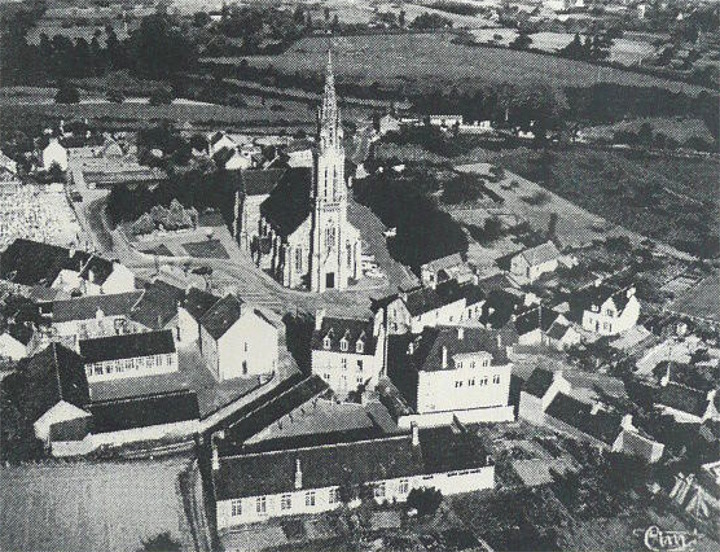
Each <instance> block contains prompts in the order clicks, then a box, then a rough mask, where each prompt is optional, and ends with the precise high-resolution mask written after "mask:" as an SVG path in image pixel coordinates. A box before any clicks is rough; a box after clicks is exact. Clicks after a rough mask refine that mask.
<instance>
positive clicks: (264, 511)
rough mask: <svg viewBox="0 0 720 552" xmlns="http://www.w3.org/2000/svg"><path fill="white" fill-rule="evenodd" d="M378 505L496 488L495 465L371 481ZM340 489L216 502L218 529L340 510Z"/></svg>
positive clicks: (313, 490)
mask: <svg viewBox="0 0 720 552" xmlns="http://www.w3.org/2000/svg"><path fill="white" fill-rule="evenodd" d="M372 484H373V486H374V489H375V502H377V503H383V502H389V503H392V502H405V501H406V500H407V496H408V494H409V493H410V491H411V490H412V489H421V488H431V487H432V488H435V489H438V490H439V491H440V492H442V494H443V496H451V495H455V494H460V493H469V492H473V491H479V490H482V489H492V488H493V486H494V485H495V466H492V465H491V466H485V467H481V468H473V469H468V470H460V471H454V472H445V473H433V474H427V475H412V476H409V477H404V478H395V479H384V480H382V479H381V480H378V481H374V482H372ZM337 489H338V488H337V487H322V488H317V489H300V490H293V491H290V492H287V493H279V494H272V495H264V496H250V497H243V498H237V499H233V500H221V501H218V502H217V508H216V512H217V526H218V530H223V529H228V528H230V527H233V526H237V525H242V524H246V523H255V522H261V521H265V520H267V519H269V518H275V517H282V516H294V515H299V514H318V513H321V512H329V511H332V510H335V509H337V508H339V507H340V506H341V504H342V502H341V501H340V499H339V496H338V493H337Z"/></svg>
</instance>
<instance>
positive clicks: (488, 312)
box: [480, 289, 523, 328]
mask: <svg viewBox="0 0 720 552" xmlns="http://www.w3.org/2000/svg"><path fill="white" fill-rule="evenodd" d="M522 306H523V301H522V299H521V298H520V297H518V296H517V295H514V294H512V293H509V292H507V291H505V290H502V289H493V290H491V291H490V292H489V293H488V296H487V299H486V301H485V304H484V305H483V308H482V316H481V317H480V321H481V322H482V323H483V324H487V325H489V326H491V327H493V328H502V327H503V326H505V325H506V324H507V323H508V322H510V320H511V319H512V316H513V314H515V313H517V312H518V311H519V310H520V309H521V308H522Z"/></svg>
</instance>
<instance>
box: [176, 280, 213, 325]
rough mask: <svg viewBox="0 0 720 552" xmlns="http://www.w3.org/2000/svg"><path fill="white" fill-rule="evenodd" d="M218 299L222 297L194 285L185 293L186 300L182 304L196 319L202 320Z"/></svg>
mask: <svg viewBox="0 0 720 552" xmlns="http://www.w3.org/2000/svg"><path fill="white" fill-rule="evenodd" d="M218 301H220V297H216V296H215V295H213V294H212V293H208V292H207V291H202V290H200V289H197V288H194V287H192V288H190V289H189V290H188V291H187V293H186V294H185V300H184V301H183V302H182V306H183V307H184V308H185V310H186V311H188V312H189V313H190V316H192V317H193V318H194V319H195V320H200V318H202V316H203V315H204V314H205V313H206V312H207V311H209V310H210V307H212V306H213V305H214V304H215V303H217V302H218Z"/></svg>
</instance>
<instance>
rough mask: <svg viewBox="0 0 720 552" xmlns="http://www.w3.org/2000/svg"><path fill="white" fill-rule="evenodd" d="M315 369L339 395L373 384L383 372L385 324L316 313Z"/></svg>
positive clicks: (313, 351) (314, 338) (372, 385)
mask: <svg viewBox="0 0 720 552" xmlns="http://www.w3.org/2000/svg"><path fill="white" fill-rule="evenodd" d="M311 347H312V371H313V373H314V374H317V375H318V376H319V377H321V378H322V379H323V380H325V382H327V384H328V385H329V386H330V387H331V388H332V389H333V390H334V391H335V392H336V393H337V394H338V395H339V396H340V397H343V398H344V397H345V396H347V394H348V393H349V392H351V391H355V390H357V389H358V388H363V389H364V388H366V387H370V388H373V387H375V386H376V385H377V382H378V379H379V378H380V376H382V375H383V374H384V367H385V365H384V359H385V328H384V327H383V325H382V324H380V323H379V322H378V321H377V320H373V319H369V320H368V319H353V318H338V317H330V316H325V312H324V311H322V310H321V311H318V312H317V313H316V315H315V330H314V331H313V336H312V345H311Z"/></svg>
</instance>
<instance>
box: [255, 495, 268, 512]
mask: <svg viewBox="0 0 720 552" xmlns="http://www.w3.org/2000/svg"><path fill="white" fill-rule="evenodd" d="M255 509H256V510H257V513H258V514H261V515H262V514H266V513H267V499H266V498H265V497H264V496H259V497H258V498H257V501H256V502H255Z"/></svg>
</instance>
